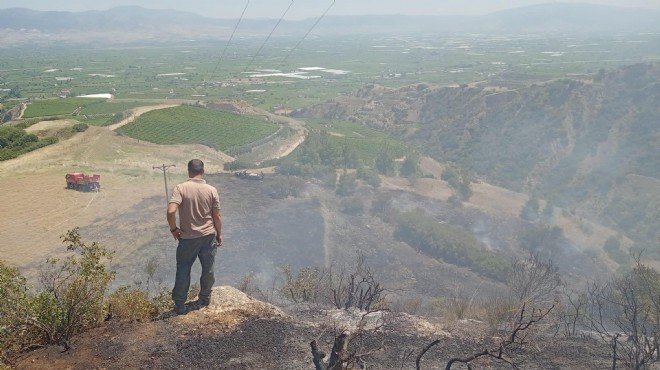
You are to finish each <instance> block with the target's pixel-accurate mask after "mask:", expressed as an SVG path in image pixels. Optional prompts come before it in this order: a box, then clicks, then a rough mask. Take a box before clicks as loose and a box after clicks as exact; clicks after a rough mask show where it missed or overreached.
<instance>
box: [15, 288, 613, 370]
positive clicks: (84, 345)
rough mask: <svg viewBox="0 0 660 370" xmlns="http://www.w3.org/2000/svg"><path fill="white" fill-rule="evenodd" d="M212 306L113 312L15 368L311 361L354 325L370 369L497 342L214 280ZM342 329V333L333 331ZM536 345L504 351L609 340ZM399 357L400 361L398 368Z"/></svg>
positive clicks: (534, 357)
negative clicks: (143, 313)
mask: <svg viewBox="0 0 660 370" xmlns="http://www.w3.org/2000/svg"><path fill="white" fill-rule="evenodd" d="M212 302H214V303H212V304H211V306H209V307H207V308H203V309H201V310H196V311H192V312H189V313H188V314H187V315H185V316H174V317H172V316H171V313H167V314H166V315H165V316H164V317H162V318H160V319H159V320H156V321H153V322H143V323H140V322H133V323H128V322H119V321H113V320H110V322H107V323H106V324H104V325H103V326H102V327H100V328H97V329H93V330H92V331H90V332H87V333H84V334H82V335H80V336H79V337H76V338H75V339H74V341H73V345H74V348H73V349H71V350H69V351H67V352H62V351H61V349H60V348H59V347H56V346H53V347H48V348H45V349H41V350H37V351H35V352H33V353H31V354H29V355H28V356H26V357H24V358H23V359H21V360H20V361H19V362H18V364H17V366H16V368H17V369H44V368H67V369H89V368H104V369H126V368H158V369H179V368H182V367H183V368H204V369H226V370H229V369H232V370H238V369H290V370H298V369H300V370H303V369H305V370H308V369H313V368H314V365H313V363H312V355H311V350H310V344H309V343H310V342H311V341H312V340H316V341H317V343H318V345H319V349H321V350H322V351H324V352H326V353H329V352H330V350H331V348H332V343H333V341H334V335H335V334H334V333H338V332H341V331H344V332H349V333H352V334H353V335H354V336H355V340H353V341H352V342H351V344H350V345H349V347H348V349H349V350H350V351H352V352H353V351H355V352H357V353H358V354H362V355H363V356H364V359H365V360H366V362H367V364H368V365H369V369H393V368H397V369H399V368H401V369H414V368H415V360H416V357H417V355H418V354H419V353H420V352H421V351H422V349H423V348H424V347H425V346H426V345H427V344H429V343H431V342H432V341H434V340H436V339H438V340H440V344H439V345H438V346H435V347H434V348H433V349H431V350H430V351H428V352H427V353H426V354H425V355H424V358H423V361H422V363H421V364H422V365H423V366H422V369H427V370H428V369H443V368H444V366H445V364H446V362H447V361H448V360H449V359H451V358H452V357H455V356H467V355H470V354H472V353H476V352H479V351H481V350H483V349H484V348H486V347H488V346H492V345H493V343H495V342H497V340H498V339H497V338H493V337H489V336H488V335H485V332H484V329H485V327H484V325H483V323H480V322H478V321H474V320H472V321H471V320H457V321H451V320H446V321H445V322H444V323H439V322H429V321H427V320H425V319H422V318H419V317H415V316H411V315H406V314H394V315H389V314H387V313H383V312H374V313H371V314H369V315H367V316H366V318H367V319H366V321H364V322H365V323H366V325H365V326H364V327H363V328H362V330H363V332H362V335H360V333H361V331H360V329H359V327H358V323H359V322H361V321H362V320H361V318H362V317H363V316H362V315H363V314H364V313H360V312H358V311H343V310H336V309H329V308H323V307H315V308H310V307H304V306H290V307H288V308H287V309H286V310H285V311H286V312H285V311H282V310H281V309H279V308H277V307H275V306H272V305H270V304H267V303H264V302H260V301H258V300H256V299H253V298H251V297H248V296H246V295H245V294H244V293H242V292H240V291H238V290H237V289H235V288H232V287H228V286H221V287H216V288H214V291H213V296H212ZM388 315H389V316H388ZM336 335H338V334H336ZM535 342H536V343H538V344H537V345H536V346H534V348H533V347H532V346H530V347H529V348H520V349H517V350H515V351H514V352H512V353H511V354H510V356H511V358H512V359H513V360H514V361H516V363H517V364H518V365H519V366H520V368H521V369H532V368H533V369H553V368H571V369H585V370H586V369H595V368H605V367H607V365H608V363H609V353H608V348H607V346H605V345H599V344H597V343H596V342H595V341H593V340H590V339H579V338H570V339H562V340H556V339H552V338H550V337H542V338H537V340H535ZM394 364H396V366H394ZM478 364H479V366H486V367H488V368H492V369H507V368H510V365H508V364H505V363H503V362H499V363H498V362H496V361H494V360H488V359H485V360H481V361H479V362H478Z"/></svg>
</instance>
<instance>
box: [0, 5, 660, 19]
mask: <svg viewBox="0 0 660 370" xmlns="http://www.w3.org/2000/svg"><path fill="white" fill-rule="evenodd" d="M246 1H247V0H188V1H181V0H102V1H98V0H97V1H90V0H60V1H55V0H0V9H4V8H13V7H22V8H30V9H35V10H66V11H83V10H104V9H109V8H112V7H115V6H121V5H139V6H142V7H144V8H150V9H177V10H184V11H189V12H193V13H197V14H200V15H204V16H207V17H213V18H238V17H239V16H240V14H241V11H242V10H243V7H244V6H245V4H246ZM547 2H550V1H549V0H507V1H496V0H336V2H335V5H334V7H333V8H332V9H331V10H330V12H329V13H328V14H329V15H345V14H486V13H490V12H493V11H497V10H502V9H507V8H515V7H520V6H525V5H532V4H541V3H547ZM563 2H568V3H578V2H580V3H585V2H588V3H591V4H602V5H614V6H625V7H636V8H649V9H657V10H660V0H588V1H584V0H583V1H573V0H565V1H563ZM290 3H291V0H250V6H249V7H248V10H247V12H246V14H245V16H246V17H247V18H264V17H267V18H279V16H280V15H281V14H282V13H283V12H284V10H285V9H286V7H287V6H288V5H289V4H290ZM331 3H332V0H294V4H293V7H292V8H291V10H290V11H289V13H288V14H287V17H286V19H300V18H309V17H317V16H319V15H320V14H321V13H323V11H325V9H326V8H327V7H328V6H329V5H330V4H331Z"/></svg>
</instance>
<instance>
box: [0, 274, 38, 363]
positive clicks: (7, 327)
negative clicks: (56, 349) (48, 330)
mask: <svg viewBox="0 0 660 370" xmlns="http://www.w3.org/2000/svg"><path fill="white" fill-rule="evenodd" d="M31 316H32V315H31V312H30V300H29V297H28V295H27V285H26V282H25V278H24V277H23V276H22V275H21V274H20V273H19V271H18V270H17V269H15V268H12V267H10V266H7V265H6V264H5V263H4V262H2V261H0V364H1V363H7V362H10V360H11V357H12V355H13V354H15V353H17V352H20V351H21V350H22V349H24V348H27V347H30V345H31V344H39V343H40V341H39V339H38V337H39V330H38V329H37V328H36V327H35V326H34V325H31V323H30V322H29V318H30V317H31Z"/></svg>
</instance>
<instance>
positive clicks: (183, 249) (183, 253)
mask: <svg viewBox="0 0 660 370" xmlns="http://www.w3.org/2000/svg"><path fill="white" fill-rule="evenodd" d="M188 177H189V179H188V181H186V182H183V183H181V184H178V185H177V186H176V187H175V188H174V192H173V193H172V198H171V199H170V202H169V204H168V205H167V223H168V224H169V225H170V231H171V232H172V236H173V237H174V239H176V240H178V241H179V245H178V246H177V249H176V279H175V281H174V289H173V290H172V300H173V301H174V311H175V312H176V313H177V314H179V315H180V314H184V313H186V305H185V303H186V298H187V297H188V290H189V289H190V269H191V268H192V265H193V263H195V260H196V259H197V258H199V262H200V263H201V264H202V276H201V277H200V279H199V286H200V290H199V301H198V303H199V304H200V305H202V306H208V305H209V303H210V302H211V288H212V287H213V283H215V277H214V275H213V263H214V261H215V254H216V250H217V247H219V246H221V245H222V218H221V215H220V197H219V196H218V190H217V189H216V188H214V187H213V186H211V185H209V184H207V183H206V181H204V162H202V161H201V160H199V159H192V160H191V161H190V162H188ZM177 210H178V212H179V225H180V226H176V213H177Z"/></svg>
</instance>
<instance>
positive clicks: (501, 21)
mask: <svg viewBox="0 0 660 370" xmlns="http://www.w3.org/2000/svg"><path fill="white" fill-rule="evenodd" d="M236 21H237V20H236V19H215V18H207V17H203V16H199V15H197V14H194V13H190V12H183V11H176V10H153V9H145V8H141V7H135V6H125V7H117V8H113V9H110V10H105V11H86V12H60V11H36V10H30V9H24V8H11V9H0V29H2V30H3V34H2V35H0V45H4V46H7V45H12V44H17V43H18V44H20V43H23V42H30V41H32V42H39V41H41V42H44V41H46V42H47V41H49V40H51V41H52V40H59V41H69V42H74V43H75V42H89V41H95V40H97V41H98V40H104V41H109V42H118V43H121V42H135V41H161V42H168V41H171V40H186V39H190V38H191V37H194V38H196V39H208V40H221V39H227V38H228V37H229V35H230V34H231V31H232V30H233V27H234V25H235V24H236ZM315 21H316V19H306V20H300V21H283V22H282V23H281V24H280V26H279V27H278V29H277V34H276V35H277V36H282V35H298V34H302V33H304V32H306V31H307V30H309V29H310V27H311V26H312V25H313V23H314V22H315ZM274 24H275V20H274V19H244V20H243V21H242V22H241V24H240V27H239V28H238V30H237V36H241V37H250V36H263V35H264V34H267V33H268V32H270V30H271V29H272V27H273V26H274ZM83 32H84V34H81V33H83ZM618 32H660V11H654V10H648V9H632V8H619V7H609V6H600V5H589V4H567V3H549V4H543V5H535V6H528V7H523V8H515V9H510V10H505V11H500V12H496V13H491V14H488V15H484V16H403V15H364V16H362V15H361V16H328V17H325V18H324V19H323V20H322V21H321V22H320V23H319V24H318V26H317V27H315V28H314V33H315V34H318V35H348V34H379V35H407V34H413V33H425V34H426V33H443V34H451V33H497V34H511V33H518V34H520V33H563V34H566V33H569V34H576V33H582V34H584V33H592V34H599V33H618Z"/></svg>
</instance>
